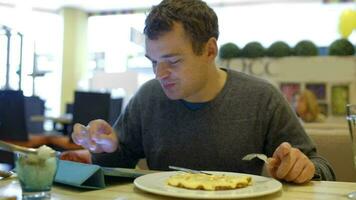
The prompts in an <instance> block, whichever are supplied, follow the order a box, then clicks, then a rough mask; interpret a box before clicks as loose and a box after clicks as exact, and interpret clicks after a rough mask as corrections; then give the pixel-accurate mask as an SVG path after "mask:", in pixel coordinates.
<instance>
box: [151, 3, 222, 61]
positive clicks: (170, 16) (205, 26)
mask: <svg viewBox="0 0 356 200" xmlns="http://www.w3.org/2000/svg"><path fill="white" fill-rule="evenodd" d="M174 22H180V23H182V25H183V27H184V30H185V32H186V34H187V36H188V37H190V40H191V41H192V48H193V51H194V53H195V54H197V55H201V53H202V51H203V46H204V44H205V43H206V42H207V41H208V40H209V39H210V38H211V37H214V38H216V39H218V37H219V26H218V18H217V16H216V14H215V12H214V11H213V9H211V8H210V7H209V6H208V5H207V4H206V3H205V2H204V1H201V0H163V1H162V2H161V3H160V4H158V5H157V6H153V7H152V9H151V11H150V13H149V14H148V16H147V18H146V21H145V29H144V33H145V35H146V36H147V37H148V38H149V39H150V40H155V39H157V38H158V37H159V36H160V35H162V34H164V33H166V32H169V31H171V30H172V27H173V23H174Z"/></svg>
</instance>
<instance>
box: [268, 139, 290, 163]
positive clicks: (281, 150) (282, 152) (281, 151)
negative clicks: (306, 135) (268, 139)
mask: <svg viewBox="0 0 356 200" xmlns="http://www.w3.org/2000/svg"><path fill="white" fill-rule="evenodd" d="M291 149H292V146H291V145H290V144H289V143H288V142H283V143H282V144H280V145H279V146H278V147H277V149H276V150H275V151H274V153H273V157H274V158H276V157H278V158H280V159H281V160H282V158H283V157H285V156H287V155H288V154H289V152H290V151H291Z"/></svg>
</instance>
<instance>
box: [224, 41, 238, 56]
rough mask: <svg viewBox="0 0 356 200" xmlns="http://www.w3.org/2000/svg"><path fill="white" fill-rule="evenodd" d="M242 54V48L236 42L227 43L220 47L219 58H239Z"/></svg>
mask: <svg viewBox="0 0 356 200" xmlns="http://www.w3.org/2000/svg"><path fill="white" fill-rule="evenodd" d="M240 55H241V50H240V48H239V47H238V46H237V45H236V44H234V43H231V42H229V43H226V44H223V45H222V46H221V47H220V50H219V58H220V59H231V58H237V57H239V56H240Z"/></svg>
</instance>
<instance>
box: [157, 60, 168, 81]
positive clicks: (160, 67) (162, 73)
mask: <svg viewBox="0 0 356 200" xmlns="http://www.w3.org/2000/svg"><path fill="white" fill-rule="evenodd" d="M155 74H156V79H158V80H162V79H164V78H167V77H168V75H169V66H168V63H166V62H161V63H157V66H156V70H155Z"/></svg>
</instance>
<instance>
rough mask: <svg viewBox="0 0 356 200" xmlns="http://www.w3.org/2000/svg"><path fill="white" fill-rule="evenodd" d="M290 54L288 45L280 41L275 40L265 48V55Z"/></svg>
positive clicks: (280, 55)
mask: <svg viewBox="0 0 356 200" xmlns="http://www.w3.org/2000/svg"><path fill="white" fill-rule="evenodd" d="M291 54H292V50H291V48H290V47H289V45H288V44H287V43H285V42H282V41H277V42H274V43H272V44H271V46H270V47H269V48H268V49H267V51H266V55H267V56H269V57H277V58H279V57H285V56H290V55H291Z"/></svg>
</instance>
